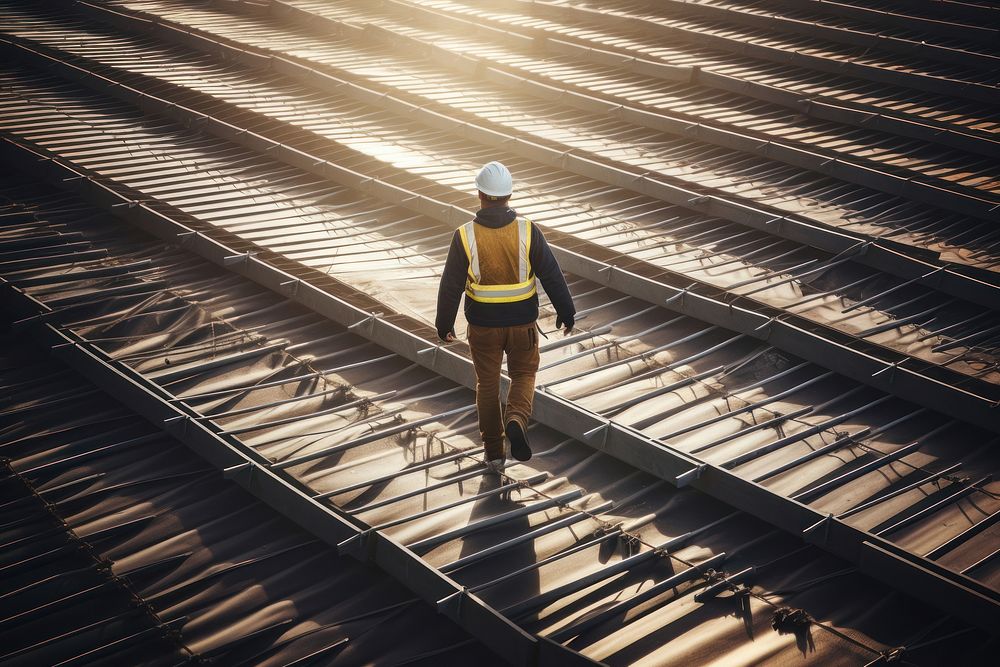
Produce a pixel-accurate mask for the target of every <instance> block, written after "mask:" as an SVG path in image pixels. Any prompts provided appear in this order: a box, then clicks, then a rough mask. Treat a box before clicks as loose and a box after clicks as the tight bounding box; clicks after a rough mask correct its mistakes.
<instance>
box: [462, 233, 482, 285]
mask: <svg viewBox="0 0 1000 667" xmlns="http://www.w3.org/2000/svg"><path fill="white" fill-rule="evenodd" d="M473 224H474V223H471V222H467V223H465V224H464V225H462V226H461V227H459V228H458V235H459V236H460V237H461V238H462V245H463V246H464V247H465V256H466V258H467V259H468V260H469V275H470V276H472V280H474V281H478V280H479V279H480V278H479V253H478V252H476V250H477V249H476V231H475V229H473V227H472V225H473ZM470 233H471V236H472V240H471V242H470V240H469V236H470Z"/></svg>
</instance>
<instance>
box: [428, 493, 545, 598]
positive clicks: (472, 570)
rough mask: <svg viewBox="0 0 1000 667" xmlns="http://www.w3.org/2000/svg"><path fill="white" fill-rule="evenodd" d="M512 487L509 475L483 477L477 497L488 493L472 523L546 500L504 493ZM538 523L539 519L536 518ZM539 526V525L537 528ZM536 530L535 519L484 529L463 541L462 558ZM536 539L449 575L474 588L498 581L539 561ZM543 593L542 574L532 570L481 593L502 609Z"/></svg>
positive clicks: (474, 512) (522, 518) (475, 508)
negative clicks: (533, 522)
mask: <svg viewBox="0 0 1000 667" xmlns="http://www.w3.org/2000/svg"><path fill="white" fill-rule="evenodd" d="M509 484H511V479H510V478H508V477H507V476H506V475H503V476H501V475H495V474H485V475H483V476H482V477H480V478H479V488H478V490H475V491H473V494H474V495H482V494H488V495H486V496H485V497H484V498H481V499H479V500H477V501H476V502H475V503H474V504H473V506H472V511H471V512H470V514H469V519H468V522H469V523H474V522H476V521H480V520H483V519H486V518H489V517H493V516H497V515H500V514H505V513H507V512H511V511H514V510H517V509H519V508H522V507H524V506H525V505H529V504H532V503H536V502H539V501H541V500H543V499H542V498H539V497H538V496H536V495H535V494H534V493H532V492H531V491H530V490H524V489H521V490H513V491H512V490H510V489H507V490H503V491H501V490H500V489H501V487H504V486H507V485H509ZM536 521H537V519H536ZM534 527H537V526H534ZM532 528H533V526H532V525H531V516H519V517H516V518H513V519H509V520H507V521H504V522H502V523H499V524H497V525H494V526H490V527H489V528H485V529H483V530H478V531H476V532H473V533H470V534H469V535H466V536H465V538H464V540H463V541H462V548H461V552H460V555H459V558H465V557H467V556H471V555H473V554H476V553H479V552H480V551H482V550H483V549H487V548H489V547H492V546H494V545H496V544H500V543H501V542H506V541H507V540H511V539H514V538H516V537H518V536H520V535H523V534H525V533H526V532H528V531H530V530H531V529H532ZM536 560H537V559H536V556H535V544H534V540H528V541H525V542H522V543H520V544H517V545H515V546H513V547H510V548H507V549H504V550H502V551H500V552H498V553H495V554H492V555H490V556H486V557H485V558H483V559H481V560H476V561H475V562H472V563H470V564H468V565H466V566H464V567H460V568H458V569H456V570H454V571H451V572H449V573H448V574H449V576H451V577H452V578H454V579H455V580H456V581H458V582H459V583H461V584H462V585H464V586H468V587H473V586H477V585H480V584H483V583H486V582H490V581H493V580H496V579H498V578H500V577H502V576H504V575H506V574H509V573H511V572H516V571H517V570H520V569H522V568H525V567H528V566H530V565H533V564H534V563H535V562H536ZM538 593H539V581H538V571H537V570H530V571H528V572H525V573H523V574H520V575H518V576H516V577H513V578H511V579H509V580H507V581H504V582H503V583H501V584H498V585H497V586H491V587H488V588H485V589H483V590H482V591H479V592H477V595H479V596H481V597H482V598H483V599H484V600H486V601H487V603H489V604H491V605H492V606H494V607H495V608H501V607H504V606H506V605H508V604H511V603H513V602H517V601H519V600H523V599H526V598H529V597H532V596H534V595H537V594H538Z"/></svg>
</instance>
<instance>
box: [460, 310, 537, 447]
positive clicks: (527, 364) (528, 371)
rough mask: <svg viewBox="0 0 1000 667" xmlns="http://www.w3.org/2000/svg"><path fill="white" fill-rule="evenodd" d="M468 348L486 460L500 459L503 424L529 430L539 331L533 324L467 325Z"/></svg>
mask: <svg viewBox="0 0 1000 667" xmlns="http://www.w3.org/2000/svg"><path fill="white" fill-rule="evenodd" d="M469 348H470V349H471V351H472V363H473V365H474V366H475V367H476V409H477V410H478V411H479V432H480V434H481V435H482V436H483V446H484V447H485V448H486V458H487V459H500V458H503V457H504V448H503V433H504V424H506V423H507V422H509V421H511V420H515V421H517V422H518V423H519V424H520V425H521V427H522V428H524V429H527V428H528V418H529V417H530V416H531V401H532V399H533V398H534V397H535V373H537V372H538V332H537V331H536V330H535V324H534V322H532V323H531V324H523V325H520V326H516V327H480V326H476V325H475V324H470V325H469ZM504 353H507V374H508V375H509V376H510V389H509V390H508V392H507V411H506V413H504V412H503V411H502V410H501V407H500V365H501V363H502V362H503V355H504Z"/></svg>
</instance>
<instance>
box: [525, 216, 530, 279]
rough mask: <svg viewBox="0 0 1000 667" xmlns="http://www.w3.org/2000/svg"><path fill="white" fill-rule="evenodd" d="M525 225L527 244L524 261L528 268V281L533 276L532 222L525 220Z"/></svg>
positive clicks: (526, 277)
mask: <svg viewBox="0 0 1000 667" xmlns="http://www.w3.org/2000/svg"><path fill="white" fill-rule="evenodd" d="M524 222H525V223H526V224H525V233H524V235H525V239H526V240H525V242H524V261H525V263H526V265H527V267H528V273H527V274H525V276H524V279H525V280H527V279H528V276H529V275H531V273H532V272H531V220H528V219H527V218H525V219H524Z"/></svg>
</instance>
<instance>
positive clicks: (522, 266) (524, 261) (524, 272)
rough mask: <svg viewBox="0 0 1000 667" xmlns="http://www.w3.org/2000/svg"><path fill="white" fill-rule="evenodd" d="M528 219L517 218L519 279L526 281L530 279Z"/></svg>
mask: <svg viewBox="0 0 1000 667" xmlns="http://www.w3.org/2000/svg"><path fill="white" fill-rule="evenodd" d="M527 230H528V221H527V220H525V219H524V218H518V219H517V279H518V280H520V281H521V282H524V281H526V280H527V279H528V234H527Z"/></svg>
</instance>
